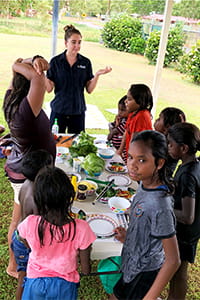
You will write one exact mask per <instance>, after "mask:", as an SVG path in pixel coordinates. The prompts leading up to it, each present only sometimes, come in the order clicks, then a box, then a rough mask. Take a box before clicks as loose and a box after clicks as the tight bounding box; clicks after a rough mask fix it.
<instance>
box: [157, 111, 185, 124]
mask: <svg viewBox="0 0 200 300" xmlns="http://www.w3.org/2000/svg"><path fill="white" fill-rule="evenodd" d="M160 114H162V116H163V121H164V126H165V127H171V126H172V125H174V124H176V123H181V122H185V121H186V117H185V114H184V112H183V111H182V110H181V109H179V108H176V107H166V108H165V109H163V110H162V111H161V113H160Z"/></svg>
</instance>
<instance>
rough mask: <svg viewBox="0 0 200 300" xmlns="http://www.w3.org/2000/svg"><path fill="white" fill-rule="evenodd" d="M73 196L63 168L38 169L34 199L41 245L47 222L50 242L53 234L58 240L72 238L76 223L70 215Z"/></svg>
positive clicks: (71, 186) (71, 187) (73, 193)
mask: <svg viewBox="0 0 200 300" xmlns="http://www.w3.org/2000/svg"><path fill="white" fill-rule="evenodd" d="M74 196H75V192H74V188H73V185H72V184H71V182H70V180H69V178H68V176H67V174H66V173H65V172H64V171H63V170H61V169H59V168H57V167H52V168H50V167H44V168H43V169H41V170H40V171H39V173H38V175H37V176H36V178H35V182H34V200H35V203H36V205H37V209H38V214H39V215H40V216H41V219H40V222H39V224H38V235H39V239H40V245H41V246H43V245H44V234H45V229H46V227H47V222H49V223H50V229H49V231H50V235H51V242H52V240H53V239H54V238H55V236H56V238H57V241H58V242H62V241H63V240H64V238H65V240H67V239H72V240H73V239H74V236H75V232H76V223H75V221H74V219H73V218H72V217H71V215H70V210H71V206H72V203H73V200H74ZM67 223H69V232H68V236H67V237H66V234H65V232H64V229H63V225H65V224H67ZM72 230H73V232H72ZM72 233H73V235H72ZM71 235H72V237H71Z"/></svg>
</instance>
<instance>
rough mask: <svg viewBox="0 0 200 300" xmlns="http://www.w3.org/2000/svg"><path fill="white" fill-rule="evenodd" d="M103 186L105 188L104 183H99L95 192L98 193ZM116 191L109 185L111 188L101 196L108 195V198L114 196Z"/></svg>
mask: <svg viewBox="0 0 200 300" xmlns="http://www.w3.org/2000/svg"><path fill="white" fill-rule="evenodd" d="M104 188H105V185H100V186H99V187H98V189H97V191H96V193H97V194H100V193H101V192H102V191H103V189H104ZM116 193H117V191H116V190H115V189H113V188H112V187H111V188H109V189H108V190H107V191H106V193H105V194H104V195H103V197H109V198H110V197H113V196H115V195H116Z"/></svg>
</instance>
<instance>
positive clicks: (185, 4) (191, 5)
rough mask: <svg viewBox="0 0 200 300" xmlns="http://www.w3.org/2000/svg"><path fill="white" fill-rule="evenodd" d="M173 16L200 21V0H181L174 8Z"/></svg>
mask: <svg viewBox="0 0 200 300" xmlns="http://www.w3.org/2000/svg"><path fill="white" fill-rule="evenodd" d="M172 14H173V15H174V16H182V17H186V18H194V19H200V1H199V0H181V1H180V2H178V3H175V4H174V6H173V10H172Z"/></svg>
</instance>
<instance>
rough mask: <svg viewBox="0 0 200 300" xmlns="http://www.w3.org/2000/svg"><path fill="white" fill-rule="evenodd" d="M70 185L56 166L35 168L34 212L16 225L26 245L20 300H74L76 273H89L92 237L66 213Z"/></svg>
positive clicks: (71, 191) (85, 225) (83, 223)
mask: <svg viewBox="0 0 200 300" xmlns="http://www.w3.org/2000/svg"><path fill="white" fill-rule="evenodd" d="M74 196H75V192H74V188H73V186H72V184H71V182H70V180H69V178H68V176H67V175H66V173H65V172H64V171H63V170H61V169H59V168H56V167H53V168H49V167H45V168H43V169H42V170H40V171H39V173H38V175H37V177H36V179H35V182H34V200H35V203H36V206H37V209H38V215H30V216H28V217H27V218H26V219H25V220H24V221H23V222H22V223H20V224H19V225H18V231H19V235H20V237H21V238H22V239H25V240H26V242H27V243H28V244H29V246H30V249H31V252H30V255H29V261H28V267H27V278H26V281H25V284H24V291H23V294H22V300H27V299H29V300H33V299H40V300H42V299H65V300H76V299H77V293H78V286H79V280H80V276H79V273H78V271H77V268H78V261H79V259H80V265H81V271H82V273H84V274H89V272H90V251H91V244H92V243H93V242H94V240H95V239H96V236H95V234H94V233H93V231H92V230H91V228H90V226H89V224H88V223H87V222H86V221H84V220H80V219H76V220H74V219H73V218H72V216H71V214H70V212H71V206H72V203H73V200H74Z"/></svg>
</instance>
